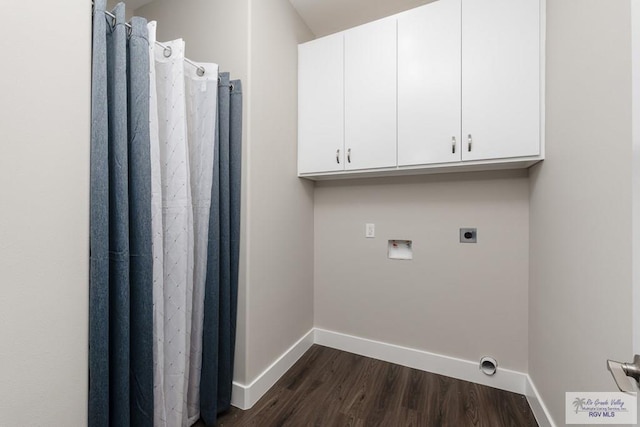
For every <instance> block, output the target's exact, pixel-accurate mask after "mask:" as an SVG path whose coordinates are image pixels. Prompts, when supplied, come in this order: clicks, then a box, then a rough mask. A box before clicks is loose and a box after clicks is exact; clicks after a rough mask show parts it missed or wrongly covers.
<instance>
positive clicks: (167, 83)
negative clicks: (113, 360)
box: [148, 22, 218, 427]
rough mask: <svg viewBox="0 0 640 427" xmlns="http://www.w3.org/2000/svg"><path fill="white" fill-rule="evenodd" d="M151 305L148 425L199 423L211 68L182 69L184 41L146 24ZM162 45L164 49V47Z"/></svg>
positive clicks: (214, 92)
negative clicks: (160, 37) (165, 37)
mask: <svg viewBox="0 0 640 427" xmlns="http://www.w3.org/2000/svg"><path fill="white" fill-rule="evenodd" d="M148 30H149V42H150V43H149V44H150V51H149V55H150V59H151V61H150V62H151V69H150V73H149V78H150V89H151V90H150V109H151V111H150V115H149V118H150V125H151V126H150V127H151V131H150V133H151V175H152V183H151V186H152V200H151V201H152V232H153V260H154V263H153V279H154V280H153V283H154V288H153V302H154V310H153V314H154V319H153V320H154V343H153V344H154V346H153V354H154V425H156V426H165V427H176V426H191V425H192V424H193V423H195V422H196V421H197V420H198V418H199V417H200V373H201V366H202V331H203V319H204V308H203V307H204V289H205V280H206V273H207V242H208V235H209V215H210V210H211V187H212V181H213V164H214V140H215V132H216V118H217V97H218V65H217V64H197V65H198V66H200V67H201V68H200V69H201V70H203V71H204V74H203V75H200V74H202V73H199V72H198V68H196V67H195V66H193V65H191V64H185V62H184V48H185V45H184V42H183V41H182V40H174V41H171V42H163V43H162V46H160V45H157V44H156V43H155V42H156V23H155V22H150V23H149V24H148ZM163 46H164V47H163Z"/></svg>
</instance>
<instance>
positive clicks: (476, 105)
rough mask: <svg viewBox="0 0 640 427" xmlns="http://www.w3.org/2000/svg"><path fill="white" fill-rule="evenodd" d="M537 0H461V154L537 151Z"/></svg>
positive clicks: (512, 154)
mask: <svg viewBox="0 0 640 427" xmlns="http://www.w3.org/2000/svg"><path fill="white" fill-rule="evenodd" d="M539 19H540V5H539V1H538V0H463V1H462V137H463V147H462V159H463V160H480V159H498V158H506V157H520V156H535V155H538V154H540V38H539V32H540V22H539Z"/></svg>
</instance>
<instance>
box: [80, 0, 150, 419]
mask: <svg viewBox="0 0 640 427" xmlns="http://www.w3.org/2000/svg"><path fill="white" fill-rule="evenodd" d="M105 6H106V0H96V1H95V5H94V22H93V25H94V27H93V66H92V69H93V71H92V72H93V76H92V112H91V115H92V124H91V125H92V126H91V202H90V211H91V233H90V236H91V237H90V251H91V253H90V285H89V293H90V304H89V310H90V313H89V316H90V317H89V334H90V335H89V425H90V426H92V427H94V426H96V427H97V426H110V425H111V426H119V427H126V426H135V427H138V426H152V425H153V354H152V325H153V323H152V322H153V318H152V265H153V264H152V257H151V227H150V224H151V173H150V158H149V104H148V102H149V80H148V79H149V78H148V73H149V62H148V61H149V59H148V41H147V40H148V39H147V27H146V21H145V20H144V19H141V18H134V19H133V20H132V21H131V30H130V34H128V29H127V28H126V27H125V25H124V23H125V20H124V19H125V13H124V4H119V5H118V6H116V8H115V9H114V10H113V14H114V15H115V19H114V20H112V18H111V17H108V16H106V15H105V13H104V10H105Z"/></svg>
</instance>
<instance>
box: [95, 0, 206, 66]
mask: <svg viewBox="0 0 640 427" xmlns="http://www.w3.org/2000/svg"><path fill="white" fill-rule="evenodd" d="M104 14H105V15H107V16H108V17H110V18H111V19H112V21H113V23H114V24H115V21H116V15H114V14H113V13H111V12H109V11H107V10H105V11H104ZM124 26H125V27H127V32H128V33H131V24H129V23H128V22H125V23H124ZM156 45H157V46H160V47H161V48H162V49H164V52H163V53H164V57H165V58H169V57H171V54H172V53H173V52H172V51H171V47H170V46H167V45H164V44H162V43H160V42H159V41H156ZM184 61H185V62H186V63H188V64H190V65H192V66H194V67H196V73H197V74H198V75H199V76H200V77H202V76H204V74H205V71H206V70H205V69H204V67H203V66H202V65H198V64H196V63H195V62H193V61H192V60H190V59H189V58H184Z"/></svg>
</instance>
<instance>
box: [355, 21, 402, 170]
mask: <svg viewBox="0 0 640 427" xmlns="http://www.w3.org/2000/svg"><path fill="white" fill-rule="evenodd" d="M344 37H345V39H344V43H345V149H346V151H347V159H346V160H347V162H346V164H345V169H371V168H381V167H389V166H396V19H395V18H393V19H384V20H381V21H376V22H373V23H370V24H366V25H362V26H360V27H356V28H354V29H351V30H347V31H345V36H344Z"/></svg>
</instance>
